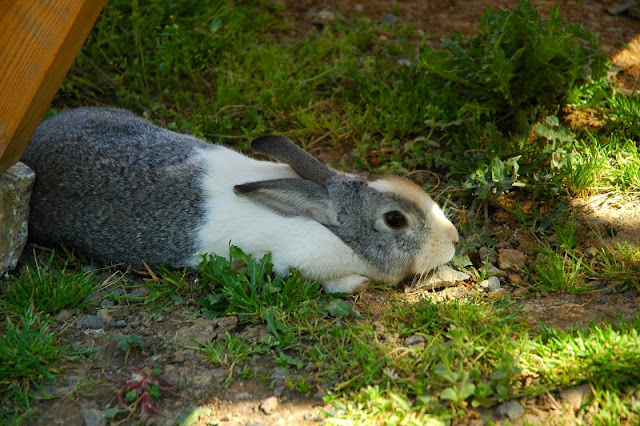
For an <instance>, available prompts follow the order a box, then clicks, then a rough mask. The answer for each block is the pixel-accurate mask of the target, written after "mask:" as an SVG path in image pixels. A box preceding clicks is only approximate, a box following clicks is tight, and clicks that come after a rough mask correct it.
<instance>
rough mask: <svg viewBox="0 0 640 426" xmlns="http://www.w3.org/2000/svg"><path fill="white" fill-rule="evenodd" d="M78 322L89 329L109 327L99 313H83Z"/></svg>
mask: <svg viewBox="0 0 640 426" xmlns="http://www.w3.org/2000/svg"><path fill="white" fill-rule="evenodd" d="M78 323H79V324H80V327H81V328H86V329H89V330H100V329H104V328H106V327H107V323H106V322H104V320H103V319H102V318H100V317H99V316H97V315H82V316H81V317H80V318H78Z"/></svg>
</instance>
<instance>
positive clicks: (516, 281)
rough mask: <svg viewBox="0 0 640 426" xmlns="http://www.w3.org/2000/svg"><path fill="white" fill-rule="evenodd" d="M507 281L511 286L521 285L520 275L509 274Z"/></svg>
mask: <svg viewBox="0 0 640 426" xmlns="http://www.w3.org/2000/svg"><path fill="white" fill-rule="evenodd" d="M507 279H508V280H509V282H510V283H511V284H513V285H520V284H522V277H521V276H520V275H518V274H509V275H507Z"/></svg>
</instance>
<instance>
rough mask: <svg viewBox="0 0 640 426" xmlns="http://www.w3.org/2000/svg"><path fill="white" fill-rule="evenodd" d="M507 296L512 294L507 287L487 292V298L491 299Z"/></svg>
mask: <svg viewBox="0 0 640 426" xmlns="http://www.w3.org/2000/svg"><path fill="white" fill-rule="evenodd" d="M505 296H511V292H510V291H509V290H507V289H505V288H501V289H500V290H497V291H494V292H491V293H489V294H487V298H489V299H499V298H501V297H505Z"/></svg>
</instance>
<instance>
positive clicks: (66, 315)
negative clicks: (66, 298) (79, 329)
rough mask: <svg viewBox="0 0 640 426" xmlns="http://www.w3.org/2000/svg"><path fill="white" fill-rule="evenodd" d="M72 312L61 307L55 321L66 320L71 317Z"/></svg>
mask: <svg viewBox="0 0 640 426" xmlns="http://www.w3.org/2000/svg"><path fill="white" fill-rule="evenodd" d="M72 316H73V314H72V313H71V312H70V311H68V310H67V309H63V310H61V311H60V312H58V314H57V315H56V318H55V319H56V322H67V321H69V320H70V319H71V317H72Z"/></svg>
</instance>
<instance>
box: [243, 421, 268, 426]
mask: <svg viewBox="0 0 640 426" xmlns="http://www.w3.org/2000/svg"><path fill="white" fill-rule="evenodd" d="M244 426H266V425H265V424H264V423H260V422H259V421H257V420H249V421H248V422H246V423H245V424H244Z"/></svg>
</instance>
